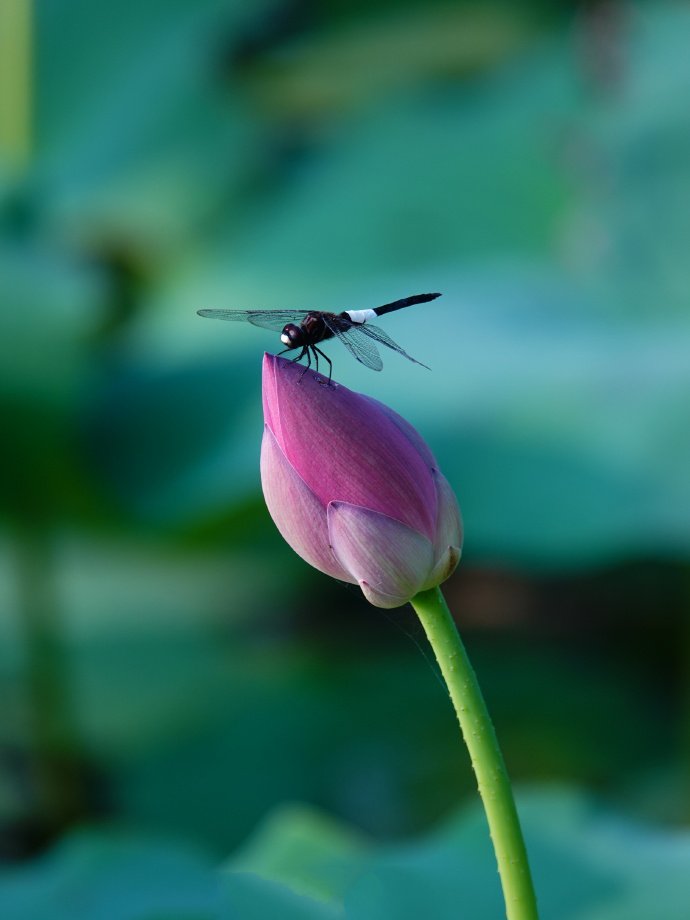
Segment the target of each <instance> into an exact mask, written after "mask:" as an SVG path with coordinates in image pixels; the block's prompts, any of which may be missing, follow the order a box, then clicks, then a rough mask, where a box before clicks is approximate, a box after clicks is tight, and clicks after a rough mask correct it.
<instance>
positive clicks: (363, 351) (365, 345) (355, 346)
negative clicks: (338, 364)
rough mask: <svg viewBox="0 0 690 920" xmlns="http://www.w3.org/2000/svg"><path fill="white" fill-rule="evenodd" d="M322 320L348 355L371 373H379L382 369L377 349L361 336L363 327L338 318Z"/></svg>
mask: <svg viewBox="0 0 690 920" xmlns="http://www.w3.org/2000/svg"><path fill="white" fill-rule="evenodd" d="M323 320H324V322H325V324H326V325H327V326H328V328H329V329H330V330H331V332H332V333H333V334H334V335H335V337H336V339H338V340H339V341H340V342H342V343H343V345H344V346H345V348H347V350H348V351H349V352H350V354H351V355H352V356H353V357H355V358H357V360H358V361H359V363H360V364H363V365H364V366H365V367H369V368H371V370H372V371H380V370H381V368H382V367H383V361H382V360H381V355H380V354H379V351H378V348H377V347H376V345H374V343H373V342H372V341H371V340H370V339H368V338H367V337H366V336H363V335H362V334H361V332H362V329H363V327H362V326H360V325H358V324H355V323H351V322H350V321H349V320H344V319H343V318H342V317H340V316H334V317H327V316H324V317H323Z"/></svg>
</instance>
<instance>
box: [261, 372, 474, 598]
mask: <svg viewBox="0 0 690 920" xmlns="http://www.w3.org/2000/svg"><path fill="white" fill-rule="evenodd" d="M263 405H264V422H265V425H264V436H263V441H262V445H261V482H262V486H263V491H264V496H265V499H266V504H267V506H268V510H269V512H270V513H271V516H272V517H273V520H274V521H275V523H276V526H277V527H278V530H279V531H280V533H281V534H282V536H283V537H284V538H285V540H286V541H287V542H288V543H289V544H290V546H291V547H292V548H293V549H294V550H295V552H296V553H298V554H299V555H300V556H301V557H302V558H303V559H305V560H306V561H307V562H309V563H310V564H311V565H313V566H314V567H315V568H317V569H319V570H320V571H321V572H325V573H326V574H327V575H332V576H333V577H334V578H337V579H339V580H340V581H345V582H350V583H351V584H358V585H359V586H360V587H361V589H362V591H363V592H364V594H365V596H366V598H367V599H368V600H369V601H370V602H371V603H372V604H375V605H376V606H377V607H399V606H400V605H402V604H405V603H407V602H408V601H409V600H410V599H411V598H412V597H414V596H415V595H416V594H418V593H419V592H420V591H424V590H427V589H429V588H433V587H435V586H436V585H439V584H441V582H443V581H445V580H446V579H447V578H448V576H449V575H451V574H452V572H453V571H454V570H455V567H456V566H457V564H458V562H459V559H460V550H461V547H462V523H461V519H460V511H459V509H458V504H457V501H456V499H455V495H454V494H453V491H452V489H451V488H450V485H449V484H448V481H447V480H446V479H445V477H444V476H443V475H442V474H441V472H440V471H439V469H438V466H437V464H436V461H435V459H434V457H433V454H432V453H431V451H430V450H429V448H428V447H427V445H426V444H425V443H424V441H423V440H422V438H421V437H420V436H419V434H418V433H417V432H416V431H415V429H414V428H413V427H412V426H411V425H410V424H409V423H408V422H406V421H405V420H404V419H403V418H401V417H400V416H399V415H397V414H396V413H395V412H393V411H392V409H389V408H388V407H387V406H384V405H383V404H382V403H380V402H377V401H376V400H374V399H370V398H369V397H368V396H363V395H362V394H360V393H355V392H353V391H352V390H348V389H347V388H346V387H344V386H341V385H328V384H327V382H326V379H325V378H324V377H322V376H321V375H319V374H315V373H313V372H311V371H310V372H308V373H305V372H304V369H303V368H302V367H300V366H299V365H296V364H293V363H292V362H290V361H286V360H285V359H283V358H278V357H276V356H275V355H268V354H267V355H264V363H263Z"/></svg>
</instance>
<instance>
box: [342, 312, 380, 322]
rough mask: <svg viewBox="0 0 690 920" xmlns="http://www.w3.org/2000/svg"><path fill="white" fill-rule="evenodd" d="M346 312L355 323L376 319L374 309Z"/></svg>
mask: <svg viewBox="0 0 690 920" xmlns="http://www.w3.org/2000/svg"><path fill="white" fill-rule="evenodd" d="M345 312H346V313H347V315H348V316H349V317H350V319H351V320H352V322H353V323H368V322H369V320H370V319H376V313H375V312H374V310H346V311H345Z"/></svg>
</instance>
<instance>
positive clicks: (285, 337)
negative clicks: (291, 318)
mask: <svg viewBox="0 0 690 920" xmlns="http://www.w3.org/2000/svg"><path fill="white" fill-rule="evenodd" d="M302 337H303V333H302V330H301V328H300V327H299V326H296V325H295V323H288V324H287V326H283V331H282V332H281V333H280V341H281V342H282V343H283V345H286V346H287V347H288V348H299V346H300V345H301V344H302Z"/></svg>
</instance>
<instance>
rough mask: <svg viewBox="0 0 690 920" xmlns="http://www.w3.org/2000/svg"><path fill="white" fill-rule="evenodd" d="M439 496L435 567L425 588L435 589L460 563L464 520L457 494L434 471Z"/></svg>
mask: <svg viewBox="0 0 690 920" xmlns="http://www.w3.org/2000/svg"><path fill="white" fill-rule="evenodd" d="M433 476H434V481H435V482H436V489H437V494H438V515H437V518H436V536H435V538H434V567H433V569H432V571H431V574H430V576H429V578H428V579H427V581H426V582H425V585H424V587H425V588H433V587H435V586H436V585H440V584H441V583H442V582H444V581H445V580H446V579H447V578H449V577H450V576H451V575H452V574H453V572H454V571H455V569H456V568H457V566H458V563H459V562H460V555H461V553H462V518H461V516H460V508H459V507H458V500H457V499H456V497H455V493H454V492H453V490H452V489H451V487H450V483H449V482H448V480H447V479H446V477H445V476H444V475H443V473H441V472H440V471H439V470H435V471H434V474H433Z"/></svg>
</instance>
